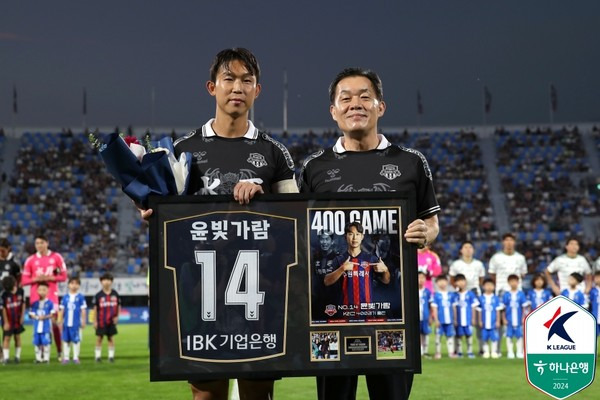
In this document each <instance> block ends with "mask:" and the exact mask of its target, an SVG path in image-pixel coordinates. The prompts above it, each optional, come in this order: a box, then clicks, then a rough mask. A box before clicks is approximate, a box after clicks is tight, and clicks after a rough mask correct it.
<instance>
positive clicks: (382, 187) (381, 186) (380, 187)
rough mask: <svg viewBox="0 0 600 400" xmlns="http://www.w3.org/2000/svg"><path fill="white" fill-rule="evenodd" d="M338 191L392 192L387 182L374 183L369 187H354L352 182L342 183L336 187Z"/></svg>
mask: <svg viewBox="0 0 600 400" xmlns="http://www.w3.org/2000/svg"><path fill="white" fill-rule="evenodd" d="M337 191H338V192H393V190H392V189H391V187H390V185H388V184H387V183H374V184H373V186H371V187H366V188H358V189H356V188H355V187H354V185H353V184H349V185H342V186H340V187H339V188H338V189H337Z"/></svg>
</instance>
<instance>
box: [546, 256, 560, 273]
mask: <svg viewBox="0 0 600 400" xmlns="http://www.w3.org/2000/svg"><path fill="white" fill-rule="evenodd" d="M556 260H557V259H556V258H555V259H554V260H552V262H550V264H549V265H548V267H547V268H546V269H547V270H548V272H550V273H551V274H553V273H555V272H556V270H557V269H558V265H557V262H556Z"/></svg>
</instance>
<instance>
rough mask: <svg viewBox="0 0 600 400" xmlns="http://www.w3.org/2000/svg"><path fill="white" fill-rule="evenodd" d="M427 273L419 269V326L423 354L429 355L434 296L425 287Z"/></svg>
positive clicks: (424, 355)
mask: <svg viewBox="0 0 600 400" xmlns="http://www.w3.org/2000/svg"><path fill="white" fill-rule="evenodd" d="M426 280H427V275H426V274H425V272H424V271H421V270H419V326H420V331H421V355H422V356H423V357H429V355H428V354H427V352H428V350H429V334H430V333H431V328H430V326H429V325H430V323H431V303H432V302H433V298H432V296H431V292H430V291H429V289H427V288H426V287H425V281H426Z"/></svg>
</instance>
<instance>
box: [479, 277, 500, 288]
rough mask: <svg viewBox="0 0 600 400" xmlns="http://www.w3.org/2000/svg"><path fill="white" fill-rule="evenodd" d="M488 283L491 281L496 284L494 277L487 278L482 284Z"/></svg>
mask: <svg viewBox="0 0 600 400" xmlns="http://www.w3.org/2000/svg"><path fill="white" fill-rule="evenodd" d="M486 283H491V284H492V285H494V286H496V282H494V280H493V279H492V278H485V279H484V280H483V282H482V284H481V286H483V285H485V284H486Z"/></svg>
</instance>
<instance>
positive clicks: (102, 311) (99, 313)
mask: <svg viewBox="0 0 600 400" xmlns="http://www.w3.org/2000/svg"><path fill="white" fill-rule="evenodd" d="M92 304H93V307H94V308H95V309H96V321H97V322H98V328H105V327H107V326H109V325H113V318H114V317H118V316H119V315H118V312H119V306H120V305H121V297H120V296H119V293H117V291H116V290H114V289H112V290H111V291H110V293H108V294H106V293H104V291H103V290H101V291H99V292H98V293H96V295H95V296H94V298H93V299H92Z"/></svg>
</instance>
